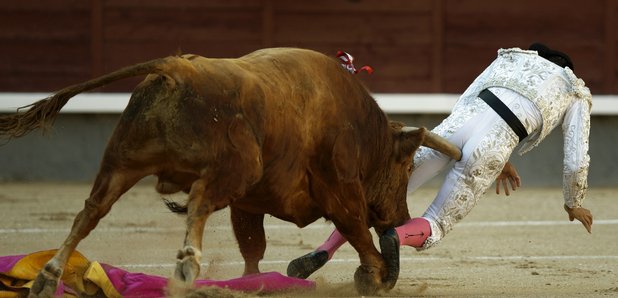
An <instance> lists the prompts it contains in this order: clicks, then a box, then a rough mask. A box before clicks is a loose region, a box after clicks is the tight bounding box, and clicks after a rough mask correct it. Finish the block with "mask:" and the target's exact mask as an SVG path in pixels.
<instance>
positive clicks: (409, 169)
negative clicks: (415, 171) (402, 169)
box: [406, 165, 412, 174]
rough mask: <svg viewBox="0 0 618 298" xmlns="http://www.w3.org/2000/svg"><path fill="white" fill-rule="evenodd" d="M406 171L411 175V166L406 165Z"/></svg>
mask: <svg viewBox="0 0 618 298" xmlns="http://www.w3.org/2000/svg"><path fill="white" fill-rule="evenodd" d="M406 170H407V171H408V174H412V165H408V168H407V169H406Z"/></svg>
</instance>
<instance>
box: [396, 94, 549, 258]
mask: <svg viewBox="0 0 618 298" xmlns="http://www.w3.org/2000/svg"><path fill="white" fill-rule="evenodd" d="M495 89H498V90H495ZM490 90H492V91H495V92H494V93H496V95H498V94H500V95H498V97H499V98H500V99H501V100H502V101H503V102H504V103H505V104H506V105H507V106H509V108H511V110H515V111H516V110H519V111H522V109H523V110H525V111H526V112H525V113H523V114H522V113H517V114H518V115H517V116H518V117H519V118H520V120H522V118H524V121H526V124H527V125H526V126H528V127H527V128H528V129H529V130H528V131H530V130H531V129H534V128H535V127H533V126H537V125H538V123H540V122H538V121H539V120H540V113H538V110H536V108H535V107H534V106H533V105H532V103H531V102H530V101H528V100H527V99H525V98H523V97H522V96H520V95H519V94H517V93H515V92H512V91H510V90H507V91H504V92H502V90H503V89H501V88H492V89H490ZM504 90H506V89H504ZM531 123H532V124H531ZM531 126H532V127H531ZM432 131H433V132H434V133H436V134H438V135H440V136H442V137H444V138H446V139H447V140H449V141H450V142H452V143H453V144H455V145H456V146H457V147H459V148H460V149H461V150H462V158H461V160H460V161H457V162H454V163H453V162H452V160H451V159H450V158H449V157H448V156H446V155H444V154H442V153H440V152H437V151H435V150H433V149H430V148H427V147H421V148H419V150H418V151H417V152H416V154H415V156H414V171H413V173H412V176H411V177H410V181H409V184H408V192H413V191H415V190H416V189H417V188H418V187H419V186H421V185H422V184H424V183H425V182H427V181H428V180H430V179H431V178H433V177H435V176H436V175H437V174H438V173H439V172H441V171H442V170H444V169H447V170H448V173H447V174H446V177H445V180H444V183H442V186H441V188H440V190H439V191H438V194H437V195H436V197H435V199H434V200H433V202H432V203H431V205H430V206H429V208H428V209H427V210H426V211H425V213H424V214H423V217H424V218H426V219H427V220H428V221H429V223H430V225H431V230H432V234H431V236H430V237H429V238H428V239H427V240H426V241H425V243H424V245H423V247H422V248H420V249H419V250H423V249H427V248H429V247H431V246H433V245H435V244H436V243H438V242H439V241H440V240H441V239H442V237H444V236H445V235H446V234H447V233H448V232H449V231H450V230H451V229H452V228H453V226H454V225H455V224H456V223H458V222H459V221H461V220H462V219H463V218H464V217H465V216H466V215H467V214H468V213H469V212H470V211H471V210H472V208H474V206H476V204H477V202H478V200H479V199H480V198H481V197H482V196H483V195H484V194H485V192H486V191H487V189H488V188H489V187H490V186H491V185H492V183H493V182H494V181H495V179H496V177H497V176H498V175H499V174H500V173H501V171H502V168H503V167H504V164H505V163H506V162H507V161H508V160H509V157H510V156H511V153H512V152H513V150H514V149H515V147H516V146H517V144H518V142H519V138H518V136H517V135H516V134H515V132H513V130H512V129H511V128H510V127H509V126H508V124H507V123H506V122H505V121H504V120H503V119H502V118H501V117H500V116H499V115H498V114H497V113H496V112H495V111H494V110H492V109H491V108H490V107H489V106H488V105H487V104H486V103H485V102H483V101H482V100H481V99H480V98H478V97H476V98H470V99H465V100H464V99H462V100H460V101H458V103H457V104H456V105H455V107H454V108H453V112H452V113H451V115H450V116H449V117H448V118H446V119H445V120H444V121H443V122H442V123H441V124H440V125H438V126H437V127H436V128H434V129H433V130H432ZM449 165H450V167H447V166H449Z"/></svg>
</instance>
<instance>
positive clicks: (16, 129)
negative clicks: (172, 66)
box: [0, 57, 170, 139]
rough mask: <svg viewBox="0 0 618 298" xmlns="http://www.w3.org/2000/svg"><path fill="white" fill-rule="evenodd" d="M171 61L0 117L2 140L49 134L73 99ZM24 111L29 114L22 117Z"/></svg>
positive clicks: (130, 69)
mask: <svg viewBox="0 0 618 298" xmlns="http://www.w3.org/2000/svg"><path fill="white" fill-rule="evenodd" d="M169 58H170V57H166V58H159V59H155V60H150V61H147V62H143V63H139V64H135V65H132V66H127V67H124V68H121V69H119V70H116V71H114V72H111V73H109V74H106V75H103V76H100V77H98V78H95V79H92V80H89V81H87V82H83V83H80V84H75V85H72V86H69V87H66V88H64V89H62V90H60V91H58V92H56V93H55V94H53V95H51V96H49V97H47V98H45V99H42V100H39V101H37V102H35V103H33V104H30V105H27V106H24V107H21V108H19V109H17V113H16V114H12V115H3V116H0V139H12V138H18V137H21V136H23V135H26V134H28V133H29V132H31V131H33V130H35V129H37V128H41V129H43V130H46V129H48V128H49V127H51V126H52V125H53V124H54V121H55V120H56V117H57V116H58V113H59V112H60V109H62V107H64V105H65V104H66V103H67V102H68V101H69V99H71V98H72V97H73V96H75V95H77V94H79V93H82V92H84V91H88V90H92V89H94V88H97V87H101V86H104V85H107V84H109V83H112V82H114V81H118V80H121V79H125V78H130V77H135V76H139V75H146V74H149V73H152V72H153V71H155V70H157V69H158V68H159V67H160V66H161V65H163V64H165V63H166V62H167V61H168V60H169ZM24 108H28V110H27V111H26V112H23V113H19V111H20V110H21V109H24Z"/></svg>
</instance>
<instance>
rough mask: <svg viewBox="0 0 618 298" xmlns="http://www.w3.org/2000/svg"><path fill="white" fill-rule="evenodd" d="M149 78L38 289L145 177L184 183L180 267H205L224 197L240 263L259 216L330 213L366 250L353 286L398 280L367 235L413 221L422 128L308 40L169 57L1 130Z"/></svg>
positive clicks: (105, 79) (250, 263) (260, 237)
mask: <svg viewBox="0 0 618 298" xmlns="http://www.w3.org/2000/svg"><path fill="white" fill-rule="evenodd" d="M145 74H148V76H147V77H146V78H145V80H144V81H142V82H141V83H140V84H139V85H138V86H137V87H136V88H135V90H134V91H133V94H132V96H131V99H130V101H129V104H128V106H127V107H126V109H125V111H124V112H123V113H122V116H121V117H120V120H119V123H118V125H117V127H116V129H115V131H114V133H113V135H112V137H111V139H110V140H109V143H108V145H107V148H106V150H105V153H104V156H103V159H102V162H101V167H100V170H99V173H98V174H97V176H96V180H95V182H94V186H93V188H92V191H91V193H90V196H89V198H88V199H87V200H86V201H85V206H84V208H83V210H82V211H80V212H79V213H78V214H77V216H76V218H75V221H74V223H73V227H72V229H71V232H70V234H69V236H68V237H67V238H66V240H65V241H64V242H63V244H62V245H61V246H60V248H59V250H58V252H57V253H56V255H55V256H54V257H53V258H52V259H51V260H50V261H49V262H48V263H47V264H46V266H45V268H44V269H43V270H41V272H40V273H39V274H38V276H37V278H36V281H35V284H34V286H33V287H32V290H31V295H32V296H51V295H52V294H53V293H54V290H55V288H56V286H57V283H58V279H59V276H61V274H62V272H63V268H64V266H65V263H66V262H67V258H68V257H69V255H70V254H71V253H72V252H73V251H74V250H75V248H76V246H77V245H78V243H79V242H80V241H81V240H82V239H83V238H85V237H86V236H87V235H88V234H89V232H90V231H91V230H93V229H94V228H95V226H96V225H97V223H98V222H99V220H100V219H101V218H102V217H103V216H105V215H106V214H107V213H108V212H109V210H110V208H111V207H112V205H113V204H114V203H115V202H116V201H117V200H118V198H119V197H120V196H121V195H122V194H123V193H125V192H126V191H127V190H128V189H130V188H131V187H132V186H133V185H135V183H136V182H138V181H139V180H140V179H142V178H143V177H145V176H149V175H156V176H157V177H158V179H159V180H158V184H157V190H158V191H159V192H161V193H173V192H177V191H186V192H188V193H189V195H188V201H187V211H188V214H187V221H186V222H187V231H186V237H185V240H184V245H183V247H182V249H181V250H180V251H179V253H178V264H177V268H176V274H175V276H176V277H177V278H178V279H180V280H184V281H186V282H188V283H191V282H192V281H193V280H195V278H196V277H197V276H198V274H199V270H200V268H199V267H200V265H199V264H200V257H201V250H202V235H203V232H204V225H205V223H206V220H207V218H208V217H209V216H210V214H211V213H212V212H213V211H215V210H218V209H221V208H225V207H226V206H230V207H231V214H232V223H233V226H234V233H235V235H236V238H237V240H238V243H239V246H240V251H241V252H242V255H243V258H244V259H245V272H244V274H250V273H256V272H259V269H258V262H259V260H260V259H262V257H263V254H264V251H265V248H266V242H265V237H264V229H263V218H264V214H271V215H273V216H275V217H278V218H280V219H283V220H286V221H290V222H293V223H295V224H296V225H297V226H299V227H304V226H306V225H308V224H310V223H312V222H314V221H315V220H317V219H319V218H321V217H324V218H326V219H329V220H331V221H332V222H333V223H334V224H335V226H336V228H337V229H338V230H339V231H340V232H341V233H342V234H343V235H344V236H345V237H346V238H347V240H348V241H349V242H350V244H351V245H352V246H353V247H354V249H356V251H357V252H358V254H359V257H360V264H361V265H360V266H359V267H358V269H357V272H356V274H355V281H356V286H357V289H358V290H359V292H360V293H361V294H372V293H374V292H375V291H377V290H379V289H382V288H384V287H389V286H392V285H394V282H392V281H388V280H387V279H388V278H387V268H386V266H385V263H384V260H383V259H382V256H381V255H380V253H379V252H378V250H377V249H376V247H375V246H374V244H373V242H372V238H371V234H370V232H369V230H368V229H369V228H370V227H375V229H376V231H378V233H381V232H382V231H384V230H385V229H387V228H390V227H393V226H397V225H399V224H402V223H403V222H404V221H405V220H407V219H408V218H409V215H408V208H407V205H406V186H407V183H408V178H409V175H410V174H411V168H412V164H411V163H412V155H413V153H414V151H415V150H416V149H417V148H418V146H419V145H421V144H424V145H427V146H430V147H434V148H437V149H438V150H441V151H443V150H452V151H450V153H448V154H451V155H452V156H454V157H455V158H457V156H456V154H457V153H458V150H457V149H456V148H451V147H449V148H444V146H446V145H444V144H443V143H440V142H437V143H436V142H435V139H433V137H431V138H426V135H428V134H427V133H426V131H425V129H418V130H415V131H412V132H403V131H402V130H401V126H397V125H390V124H389V121H388V119H387V117H386V115H385V114H384V113H383V111H382V110H381V109H380V108H379V107H378V105H377V104H376V102H375V100H374V99H373V98H372V97H371V96H370V94H369V92H368V91H367V89H366V88H365V87H364V86H363V85H362V84H361V83H360V82H359V80H358V79H357V78H356V77H355V76H354V75H352V74H350V73H349V72H347V71H345V70H344V69H343V68H342V67H341V66H340V65H339V63H338V62H336V61H335V60H334V59H331V58H329V57H327V56H325V55H322V54H319V53H317V52H313V51H310V50H302V49H289V48H278V49H265V50H259V51H256V52H254V53H251V54H248V55H246V56H244V57H241V58H238V59H208V58H204V57H200V56H196V55H184V56H181V57H167V58H162V59H157V60H153V61H150V62H146V63H142V64H137V65H134V66H130V67H126V68H123V69H120V70H118V71H115V72H112V73H110V74H108V75H105V76H102V77H99V78H97V79H93V80H91V81H88V82H85V83H82V84H77V85H74V86H71V87H67V88H65V89H63V90H60V91H59V92H58V93H56V94H55V95H53V96H51V97H50V98H48V99H45V100H42V101H39V102H36V103H34V104H33V105H31V106H30V109H29V110H28V111H27V112H25V113H18V114H14V115H8V116H3V117H1V118H0V136H2V137H5V138H12V137H19V136H22V135H24V134H26V133H28V132H29V131H31V130H33V129H35V128H39V127H46V126H50V125H51V124H52V123H53V121H54V119H55V117H56V116H57V114H58V112H59V110H60V109H61V108H62V107H63V106H64V105H65V104H66V102H67V101H68V100H69V99H70V98H71V97H72V96H74V95H76V94H78V93H80V92H83V91H87V90H90V89H93V88H96V87H99V86H102V85H105V84H107V83H110V82H113V81H116V80H119V79H122V78H127V77H132V76H137V75H145Z"/></svg>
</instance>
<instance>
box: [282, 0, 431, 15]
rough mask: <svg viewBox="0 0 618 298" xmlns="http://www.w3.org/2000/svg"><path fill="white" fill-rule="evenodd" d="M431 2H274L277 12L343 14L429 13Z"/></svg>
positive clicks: (285, 0)
mask: <svg viewBox="0 0 618 298" xmlns="http://www.w3.org/2000/svg"><path fill="white" fill-rule="evenodd" d="M432 2H433V0H415V1H409V0H388V1H384V0H364V1H350V0H312V1H290V0H276V1H275V3H274V5H275V10H276V11H277V12H312V13H332V12H337V13H341V14H342V15H343V14H345V13H351V14H354V13H358V12H370V13H374V14H383V13H402V12H405V13H423V14H426V13H429V12H430V11H431V9H432Z"/></svg>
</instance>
